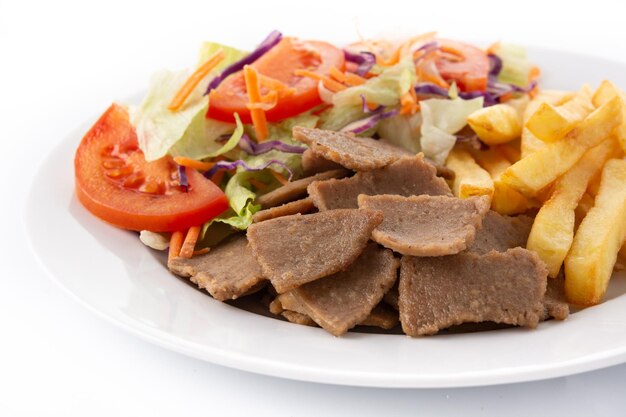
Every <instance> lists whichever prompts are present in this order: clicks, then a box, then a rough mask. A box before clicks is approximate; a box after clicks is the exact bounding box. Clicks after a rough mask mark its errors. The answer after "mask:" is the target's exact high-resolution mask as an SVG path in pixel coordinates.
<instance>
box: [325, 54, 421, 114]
mask: <svg viewBox="0 0 626 417" xmlns="http://www.w3.org/2000/svg"><path fill="white" fill-rule="evenodd" d="M415 79H416V77H415V64H414V63H413V61H412V60H410V59H407V60H404V61H402V62H400V63H398V64H396V65H394V66H392V67H389V68H386V69H385V70H384V71H382V72H381V73H380V75H378V76H377V77H374V78H370V79H369V80H368V81H367V82H366V83H364V84H361V85H357V86H354V87H350V88H346V89H345V90H343V91H340V92H338V93H336V94H335V95H334V96H333V105H335V106H336V107H340V108H341V107H350V106H360V105H361V96H363V97H365V100H366V101H367V102H368V103H372V104H378V105H381V106H393V105H395V104H398V102H399V101H400V97H402V95H403V94H404V93H406V92H407V91H409V88H411V87H412V86H413V84H414V83H415Z"/></svg>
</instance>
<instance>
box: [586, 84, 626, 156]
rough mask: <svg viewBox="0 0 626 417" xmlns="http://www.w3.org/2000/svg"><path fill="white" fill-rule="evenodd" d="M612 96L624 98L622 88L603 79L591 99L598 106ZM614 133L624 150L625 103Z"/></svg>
mask: <svg viewBox="0 0 626 417" xmlns="http://www.w3.org/2000/svg"><path fill="white" fill-rule="evenodd" d="M614 97H621V99H622V100H623V101H624V100H626V98H625V97H624V92H623V91H622V90H620V89H619V88H617V87H616V86H615V85H614V84H613V83H612V82H610V81H606V80H605V81H602V84H600V87H598V89H597V90H596V92H595V94H594V95H593V98H592V101H593V104H594V105H595V106H596V107H600V106H601V105H603V104H604V103H606V102H608V101H609V100H611V99H612V98H614ZM615 133H616V135H617V139H618V140H619V142H620V145H621V146H622V149H623V150H624V152H626V105H623V106H622V123H621V125H620V126H619V128H618V129H617V130H616V132H615Z"/></svg>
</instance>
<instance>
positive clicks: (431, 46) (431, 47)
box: [415, 41, 439, 64]
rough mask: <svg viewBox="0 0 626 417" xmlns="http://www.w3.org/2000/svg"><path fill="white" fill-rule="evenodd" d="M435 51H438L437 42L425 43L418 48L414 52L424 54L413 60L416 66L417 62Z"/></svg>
mask: <svg viewBox="0 0 626 417" xmlns="http://www.w3.org/2000/svg"><path fill="white" fill-rule="evenodd" d="M437 49H439V44H438V43H437V41H431V42H427V43H425V44H424V45H422V46H420V47H419V48H417V49H416V50H415V52H418V51H422V52H424V53H423V54H422V55H420V56H418V57H417V58H416V59H415V63H416V64H417V63H418V62H419V61H421V60H422V59H424V58H425V57H426V56H427V55H428V54H430V53H431V52H432V51H436V50H437Z"/></svg>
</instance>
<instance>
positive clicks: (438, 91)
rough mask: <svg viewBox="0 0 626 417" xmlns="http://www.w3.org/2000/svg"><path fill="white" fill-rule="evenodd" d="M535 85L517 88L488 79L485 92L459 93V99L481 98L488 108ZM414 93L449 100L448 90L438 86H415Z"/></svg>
mask: <svg viewBox="0 0 626 417" xmlns="http://www.w3.org/2000/svg"><path fill="white" fill-rule="evenodd" d="M536 85H537V83H536V82H535V81H533V82H532V83H530V84H529V85H528V86H527V87H518V86H516V85H512V84H505V83H499V82H497V81H494V80H492V79H491V77H490V79H489V82H488V83H487V90H485V91H459V97H461V98H462V99H464V100H471V99H473V98H477V97H482V98H483V100H484V101H483V106H484V107H489V106H493V105H494V104H498V103H500V98H501V97H502V96H503V95H505V94H508V93H528V92H530V91H531V90H532V89H533V88H535V86H536ZM415 93H416V94H421V95H426V96H437V97H442V98H450V94H449V93H448V90H446V89H445V88H442V87H439V86H438V85H435V84H431V83H420V84H418V85H416V86H415Z"/></svg>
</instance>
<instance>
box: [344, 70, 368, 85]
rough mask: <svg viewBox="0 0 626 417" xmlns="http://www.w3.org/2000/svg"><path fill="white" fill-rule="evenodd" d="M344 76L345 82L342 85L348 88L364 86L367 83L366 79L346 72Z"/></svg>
mask: <svg viewBox="0 0 626 417" xmlns="http://www.w3.org/2000/svg"><path fill="white" fill-rule="evenodd" d="M344 75H345V76H346V80H345V81H344V83H346V84H348V85H349V86H350V87H353V86H355V85H361V84H364V83H365V82H366V81H367V78H364V77H361V76H360V75H358V74H354V73H351V72H347V73H345V74H344Z"/></svg>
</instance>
